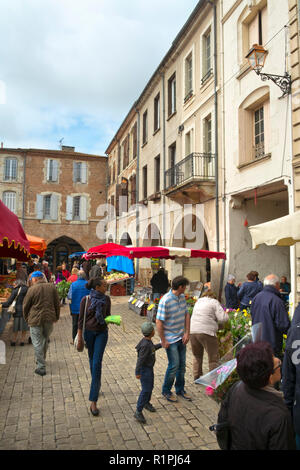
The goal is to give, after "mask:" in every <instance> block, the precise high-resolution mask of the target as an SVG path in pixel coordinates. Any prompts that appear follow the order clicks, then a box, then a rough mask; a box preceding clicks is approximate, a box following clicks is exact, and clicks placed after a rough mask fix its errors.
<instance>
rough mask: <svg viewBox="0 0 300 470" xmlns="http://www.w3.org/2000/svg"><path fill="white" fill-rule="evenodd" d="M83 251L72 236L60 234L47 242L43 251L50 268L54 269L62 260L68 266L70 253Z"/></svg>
mask: <svg viewBox="0 0 300 470" xmlns="http://www.w3.org/2000/svg"><path fill="white" fill-rule="evenodd" d="M77 251H78V252H80V251H85V250H84V249H83V247H82V246H81V245H80V244H79V243H78V242H77V241H76V240H74V239H73V238H70V237H67V236H62V237H58V238H55V240H52V242H50V243H48V246H47V250H46V252H45V259H47V261H48V262H49V267H50V270H51V271H52V272H53V271H55V269H56V267H57V266H60V265H61V264H62V263H63V262H65V263H66V265H67V266H70V260H69V256H70V255H71V254H72V253H75V252H77Z"/></svg>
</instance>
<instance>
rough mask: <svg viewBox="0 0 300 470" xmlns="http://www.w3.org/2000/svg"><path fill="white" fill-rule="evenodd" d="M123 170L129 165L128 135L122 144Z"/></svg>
mask: <svg viewBox="0 0 300 470" xmlns="http://www.w3.org/2000/svg"><path fill="white" fill-rule="evenodd" d="M122 145H123V170H124V168H126V167H127V166H128V165H129V135H128V136H127V137H126V139H125V140H124V142H123V144H122Z"/></svg>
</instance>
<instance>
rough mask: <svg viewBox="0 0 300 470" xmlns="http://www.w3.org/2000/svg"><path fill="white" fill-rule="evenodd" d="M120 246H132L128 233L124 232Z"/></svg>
mask: <svg viewBox="0 0 300 470" xmlns="http://www.w3.org/2000/svg"><path fill="white" fill-rule="evenodd" d="M120 245H123V246H127V245H132V240H131V237H130V235H129V233H128V232H124V233H123V234H122V236H121V238H120Z"/></svg>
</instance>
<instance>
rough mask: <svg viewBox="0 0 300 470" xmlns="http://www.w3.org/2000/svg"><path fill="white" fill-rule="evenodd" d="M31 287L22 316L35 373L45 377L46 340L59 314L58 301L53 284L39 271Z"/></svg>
mask: <svg viewBox="0 0 300 470" xmlns="http://www.w3.org/2000/svg"><path fill="white" fill-rule="evenodd" d="M31 280H32V286H31V287H30V288H29V289H28V292H27V294H26V296H25V299H24V302H23V316H24V319H25V321H26V322H27V324H28V325H29V326H30V336H31V340H32V344H33V347H34V352H35V357H36V365H37V368H36V369H35V373H36V374H38V375H46V353H47V348H48V339H49V336H50V334H51V332H52V330H53V323H55V322H57V320H58V319H59V314H60V300H59V296H58V293H57V290H56V287H55V286H54V285H53V284H50V283H48V282H46V280H45V276H44V274H43V273H42V272H41V271H35V272H34V273H32V276H31Z"/></svg>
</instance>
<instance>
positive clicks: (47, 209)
mask: <svg viewBox="0 0 300 470" xmlns="http://www.w3.org/2000/svg"><path fill="white" fill-rule="evenodd" d="M43 219H51V195H50V194H48V195H47V196H44V210H43Z"/></svg>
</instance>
